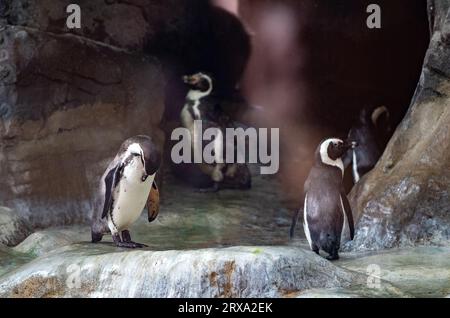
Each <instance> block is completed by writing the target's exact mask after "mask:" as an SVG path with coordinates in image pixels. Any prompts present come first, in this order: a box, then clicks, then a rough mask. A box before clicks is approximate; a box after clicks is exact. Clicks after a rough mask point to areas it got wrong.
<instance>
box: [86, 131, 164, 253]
mask: <svg viewBox="0 0 450 318" xmlns="http://www.w3.org/2000/svg"><path fill="white" fill-rule="evenodd" d="M160 163H161V154H160V152H159V150H158V148H157V146H156V145H155V144H154V143H153V141H152V139H151V138H150V137H148V136H144V135H138V136H134V137H131V138H129V139H127V140H125V141H124V142H123V143H122V145H121V146H120V149H119V152H118V153H117V155H116V157H115V158H114V159H113V160H112V161H111V163H110V164H109V165H108V167H107V169H106V171H105V173H104V174H103V176H102V178H101V181H100V185H99V189H98V192H97V195H96V200H95V204H94V211H93V214H92V223H91V234H92V242H93V243H95V242H99V241H100V240H101V239H102V237H103V235H104V234H105V233H107V232H108V231H109V232H110V233H111V234H112V238H113V241H114V243H115V244H116V246H118V247H127V248H136V247H144V246H146V245H145V244H140V243H136V242H133V241H132V240H131V235H130V232H129V227H130V226H131V225H132V224H133V223H134V222H135V221H136V220H137V219H138V218H139V216H140V215H141V212H142V210H143V209H144V207H145V206H146V205H147V208H148V220H149V222H152V221H153V220H154V219H155V218H156V217H157V215H158V212H159V206H158V205H159V192H158V188H157V186H156V183H155V182H154V179H155V174H156V172H157V170H158V168H159V166H160Z"/></svg>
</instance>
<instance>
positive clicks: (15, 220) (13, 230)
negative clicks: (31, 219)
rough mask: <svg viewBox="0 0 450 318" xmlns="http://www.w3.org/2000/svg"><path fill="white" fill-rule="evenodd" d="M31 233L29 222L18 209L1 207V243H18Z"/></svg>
mask: <svg viewBox="0 0 450 318" xmlns="http://www.w3.org/2000/svg"><path fill="white" fill-rule="evenodd" d="M30 233H31V230H30V226H29V224H28V223H27V222H26V221H25V220H24V219H23V218H21V217H20V216H19V215H17V212H16V211H14V210H12V209H9V208H6V207H0V244H4V245H8V246H14V245H17V244H18V243H19V242H21V241H22V240H24V239H25V238H26V237H27V236H28V235H29V234H30Z"/></svg>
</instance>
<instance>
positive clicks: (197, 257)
mask: <svg viewBox="0 0 450 318" xmlns="http://www.w3.org/2000/svg"><path fill="white" fill-rule="evenodd" d="M72 271H74V272H76V271H79V275H78V277H74V276H73V275H71V274H73V273H72ZM77 280H79V281H77ZM363 282H364V276H363V275H360V274H358V273H355V272H351V271H346V270H344V269H342V268H339V267H336V266H334V265H333V264H331V263H330V262H328V261H326V260H324V259H323V258H321V257H318V256H317V255H315V254H314V253H312V252H309V251H305V250H301V249H297V248H292V247H291V248H289V247H264V246H260V247H230V248H223V249H200V250H188V251H170V250H169V251H160V252H155V251H141V250H140V251H123V250H117V249H116V248H115V247H113V246H110V245H105V244H97V245H94V244H89V243H81V244H74V245H70V246H68V247H65V248H61V249H57V250H54V251H53V252H51V253H50V254H47V255H46V256H45V257H41V258H38V259H36V260H34V261H32V262H30V263H28V264H26V265H24V266H23V267H21V268H20V270H17V271H14V272H11V273H9V274H7V275H4V276H3V277H1V278H0V295H1V296H3V297H16V296H17V297H23V296H25V297H29V296H31V297H55V296H70V297H80V296H81V297H280V296H283V295H286V294H289V293H292V292H295V291H300V290H305V289H308V288H317V287H322V288H329V287H346V286H350V285H351V284H361V283H363ZM77 284H78V285H77Z"/></svg>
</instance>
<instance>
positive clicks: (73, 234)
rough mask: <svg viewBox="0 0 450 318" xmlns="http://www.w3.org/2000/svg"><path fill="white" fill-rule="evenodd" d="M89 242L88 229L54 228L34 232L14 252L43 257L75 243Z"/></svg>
mask: <svg viewBox="0 0 450 318" xmlns="http://www.w3.org/2000/svg"><path fill="white" fill-rule="evenodd" d="M89 240H90V233H89V229H88V228H87V227H82V226H72V227H69V228H52V229H47V230H43V231H38V232H34V233H33V234H31V235H30V236H28V237H27V238H26V239H25V240H24V241H23V242H21V243H20V244H19V245H17V246H15V247H14V248H13V250H14V251H16V252H19V253H25V254H29V255H32V256H41V255H44V254H46V253H49V252H51V251H52V250H55V249H57V248H60V247H62V246H67V245H70V244H72V243H74V242H79V241H89Z"/></svg>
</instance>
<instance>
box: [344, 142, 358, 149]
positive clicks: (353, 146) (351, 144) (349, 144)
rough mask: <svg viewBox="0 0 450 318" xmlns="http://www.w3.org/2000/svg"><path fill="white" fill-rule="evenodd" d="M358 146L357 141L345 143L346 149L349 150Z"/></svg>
mask: <svg viewBox="0 0 450 318" xmlns="http://www.w3.org/2000/svg"><path fill="white" fill-rule="evenodd" d="M357 146H358V143H357V142H356V141H351V140H346V141H345V142H344V148H345V149H346V150H347V149H350V148H351V149H354V148H356V147H357Z"/></svg>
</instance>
